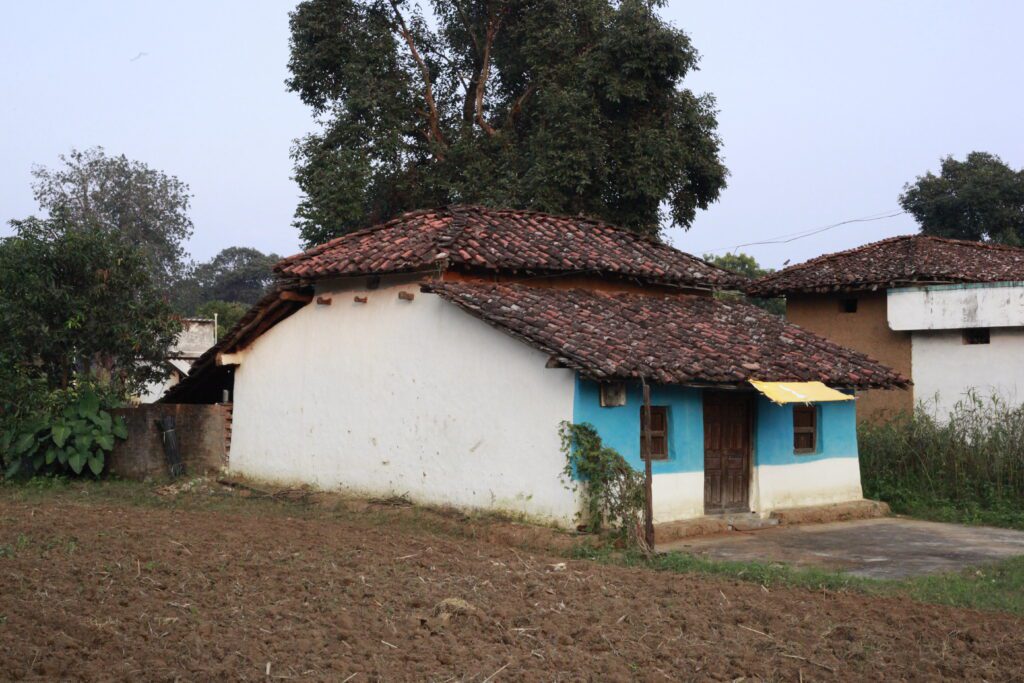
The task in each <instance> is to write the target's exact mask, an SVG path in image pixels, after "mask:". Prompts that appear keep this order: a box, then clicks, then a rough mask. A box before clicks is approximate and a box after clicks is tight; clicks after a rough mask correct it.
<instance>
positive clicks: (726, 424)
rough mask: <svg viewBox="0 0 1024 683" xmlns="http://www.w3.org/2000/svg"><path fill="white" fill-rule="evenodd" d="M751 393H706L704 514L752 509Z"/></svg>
mask: <svg viewBox="0 0 1024 683" xmlns="http://www.w3.org/2000/svg"><path fill="white" fill-rule="evenodd" d="M752 417H753V411H752V401H751V400H750V395H749V394H743V393H739V392H724V391H705V392H704V512H705V513H716V512H747V511H749V510H750V444H751V439H750V431H751V425H752V424H753V419H752Z"/></svg>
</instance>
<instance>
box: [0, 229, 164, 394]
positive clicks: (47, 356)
mask: <svg viewBox="0 0 1024 683" xmlns="http://www.w3.org/2000/svg"><path fill="white" fill-rule="evenodd" d="M11 225H12V226H13V228H14V230H15V233H16V234H15V236H14V237H8V238H4V239H3V240H0V329H2V330H4V333H3V334H2V335H0V358H2V359H3V360H4V361H5V362H6V363H10V365H11V367H15V368H17V369H18V374H19V376H20V377H23V378H26V381H30V382H32V381H35V382H41V383H42V384H43V385H44V386H45V387H46V388H47V389H48V390H53V389H58V388H67V387H68V386H69V385H70V384H71V382H72V380H73V379H74V378H76V377H77V378H79V379H86V378H87V379H89V380H90V381H98V382H100V383H102V384H105V385H107V386H109V387H110V388H111V389H112V390H113V391H115V392H116V393H117V394H120V395H125V396H127V395H129V394H132V393H135V392H138V391H140V390H141V389H142V388H143V386H145V384H146V383H148V382H150V381H156V380H159V379H161V378H162V377H163V374H164V371H163V370H162V362H163V360H164V358H165V355H166V352H167V348H168V347H169V346H170V345H171V344H172V343H173V342H174V339H175V336H176V335H177V333H178V332H179V331H180V322H179V320H178V318H177V317H176V316H175V315H174V313H173V312H172V310H171V307H170V305H169V304H168V303H167V302H166V300H165V297H164V295H163V292H162V289H161V287H160V286H159V285H157V283H156V282H154V278H153V275H152V271H151V269H150V263H149V261H148V258H147V256H146V254H145V253H143V252H142V251H141V250H140V249H138V248H135V247H132V246H130V245H128V244H126V243H125V242H124V241H123V240H117V239H114V240H112V239H110V237H109V234H108V232H107V230H105V229H104V228H102V227H93V228H90V227H87V226H83V225H81V224H75V225H74V226H71V225H70V224H69V223H68V222H67V221H65V220H62V219H60V218H58V219H50V220H41V219H37V218H29V219H27V220H23V221H13V222H12V223H11Z"/></svg>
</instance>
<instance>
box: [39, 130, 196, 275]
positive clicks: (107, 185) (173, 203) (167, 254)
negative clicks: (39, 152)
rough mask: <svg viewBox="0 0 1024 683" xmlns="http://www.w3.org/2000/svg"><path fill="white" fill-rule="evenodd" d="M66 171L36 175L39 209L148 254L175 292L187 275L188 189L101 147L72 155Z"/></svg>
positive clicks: (65, 162)
mask: <svg viewBox="0 0 1024 683" xmlns="http://www.w3.org/2000/svg"><path fill="white" fill-rule="evenodd" d="M60 160H61V164H62V165H61V166H58V167H56V168H47V167H45V166H36V167H34V168H33V169H32V175H33V176H34V177H35V182H34V183H33V184H32V189H33V191H34V193H35V198H36V201H38V202H39V206H40V208H41V209H42V210H43V211H45V212H46V213H47V214H49V216H50V217H51V218H55V219H59V220H60V221H61V223H62V225H64V226H66V227H67V228H69V229H81V230H87V231H93V230H101V231H104V232H106V233H107V234H108V235H109V236H112V237H116V238H119V239H120V240H121V241H123V242H124V243H125V244H129V245H132V246H138V247H141V248H142V249H143V251H144V252H145V254H146V256H147V259H148V261H149V264H150V268H151V270H152V271H153V273H154V276H155V277H156V279H157V281H158V282H159V283H160V284H162V285H163V286H165V287H170V286H172V285H173V284H174V283H175V282H176V281H177V280H179V279H180V278H181V277H182V275H183V274H184V273H185V272H186V270H187V267H186V263H185V248H184V242H185V241H186V240H187V239H188V238H189V237H190V236H191V235H192V220H191V219H190V218H189V216H188V208H189V200H190V197H191V195H190V194H189V188H188V185H186V184H185V183H183V182H182V181H180V180H178V178H176V177H175V176H172V175H168V174H166V173H163V172H162V171H158V170H156V169H153V168H150V167H149V166H147V165H146V164H144V163H142V162H140V161H132V160H130V159H128V158H127V157H125V156H124V155H123V154H122V155H119V156H108V155H107V153H106V152H105V151H104V150H103V148H102V147H93V148H91V149H87V150H77V149H72V150H71V152H70V153H69V154H67V155H62V156H61V157H60Z"/></svg>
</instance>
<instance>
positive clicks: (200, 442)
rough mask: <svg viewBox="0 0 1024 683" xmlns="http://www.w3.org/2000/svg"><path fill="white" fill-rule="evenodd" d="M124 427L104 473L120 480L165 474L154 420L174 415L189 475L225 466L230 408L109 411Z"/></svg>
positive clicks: (163, 405)
mask: <svg viewBox="0 0 1024 683" xmlns="http://www.w3.org/2000/svg"><path fill="white" fill-rule="evenodd" d="M112 412H113V413H114V414H116V415H121V416H122V417H124V419H125V423H126V424H127V426H128V438H127V439H126V440H123V441H121V440H118V441H117V442H116V443H115V446H114V450H113V451H112V452H111V453H110V454H109V455H108V457H107V471H109V472H110V473H111V474H114V475H116V476H119V477H122V478H124V479H145V478H147V477H165V476H167V460H166V458H165V456H164V448H163V440H162V438H161V432H160V430H159V429H157V427H156V424H155V423H156V421H157V420H158V419H160V418H162V417H163V416H165V415H173V416H174V419H175V423H176V428H175V431H176V433H177V435H178V446H179V449H180V451H181V459H182V462H183V463H184V464H185V472H186V473H187V474H189V475H192V474H202V473H204V472H211V471H217V470H220V469H221V468H224V467H227V464H228V450H229V448H230V443H231V404H230V403H229V404H212V405H210V404H184V403H183V404H169V403H149V404H144V405H140V406H137V407H134V408H122V409H120V410H115V411H112Z"/></svg>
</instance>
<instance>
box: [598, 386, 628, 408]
mask: <svg viewBox="0 0 1024 683" xmlns="http://www.w3.org/2000/svg"><path fill="white" fill-rule="evenodd" d="M624 405H626V383H625V382H601V407H602V408H613V407H615V406H624Z"/></svg>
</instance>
